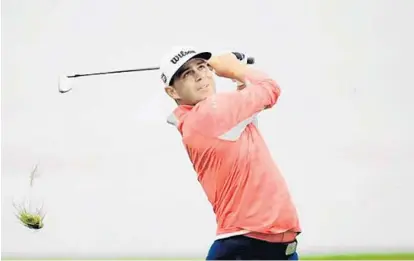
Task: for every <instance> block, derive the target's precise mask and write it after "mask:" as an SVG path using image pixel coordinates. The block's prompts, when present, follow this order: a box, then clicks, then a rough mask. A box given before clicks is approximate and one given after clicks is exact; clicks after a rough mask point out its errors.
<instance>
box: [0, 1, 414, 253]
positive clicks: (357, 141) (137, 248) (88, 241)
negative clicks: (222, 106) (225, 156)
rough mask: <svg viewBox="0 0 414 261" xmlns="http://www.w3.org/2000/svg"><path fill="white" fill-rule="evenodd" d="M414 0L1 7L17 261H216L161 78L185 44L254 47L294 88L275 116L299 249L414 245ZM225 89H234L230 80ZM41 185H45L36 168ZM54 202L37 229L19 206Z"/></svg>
mask: <svg viewBox="0 0 414 261" xmlns="http://www.w3.org/2000/svg"><path fill="white" fill-rule="evenodd" d="M413 12H414V1H410V0H406V1H403V0H399V1H397V0H395V1H380V0H372V1H370V0H365V1H357V0H346V1H345V0H344V1H330V0H326V1H317V0H314V1H275V0H267V1H264V0H263V1H253V0H252V1H240V0H238V1H236V0H234V1H218V0H215V1H190V0H188V1H183V0H175V1H167V0H165V1H161V0H159V1H155V0H152V1H143V0H142V1H140V0H129V1H127V0H112V1H109V0H106V1H103V0H102V1H100V0H71V1H63V0H60V1H58V0H36V1H32V0H24V1H23V0H18V1H17V0H5V1H2V13H1V14H2V71H1V74H2V75H1V76H2V84H1V88H2V90H1V95H2V97H1V102H2V107H1V109H2V113H1V116H2V129H1V130H2V135H1V138H2V158H1V159H2V174H1V178H2V214H1V217H2V232H1V236H2V244H1V246H2V254H3V255H8V256H20V257H22V256H34V255H42V256H44V255H49V256H55V257H56V256H60V257H62V256H81V255H82V256H99V257H109V256H117V255H118V256H119V255H122V256H134V257H139V256H154V255H156V256H174V257H185V256H193V257H201V258H204V257H205V254H206V252H207V251H208V248H209V246H210V244H211V243H212V240H213V239H214V233H215V219H214V216H213V213H212V209H211V207H210V205H209V203H208V201H207V200H206V197H205V196H204V194H203V192H202V189H201V187H200V186H199V184H198V183H197V180H196V174H195V173H194V172H193V170H192V168H191V164H190V162H189V160H188V157H187V154H186V152H185V151H184V149H183V146H182V144H181V142H180V137H179V134H178V132H177V131H176V130H175V129H174V128H173V127H172V126H169V125H167V124H166V117H167V116H168V114H169V113H170V112H171V110H173V109H174V106H175V104H174V103H173V102H172V101H171V100H170V99H168V97H167V96H166V94H165V93H164V91H163V88H162V85H161V81H160V75H159V72H157V71H155V72H154V71H152V72H142V73H130V74H118V75H106V76H94V77H86V78H78V79H77V80H75V87H74V90H73V91H72V92H70V93H67V94H64V95H62V94H59V93H58V91H57V83H58V81H57V80H58V76H59V75H61V74H74V73H85V72H97V71H106V70H121V69H131V68H139V67H148V66H157V65H158V62H159V60H160V58H161V56H162V55H163V54H164V52H167V51H168V50H169V48H170V47H172V46H173V45H177V44H185V45H193V46H196V47H199V48H201V49H203V48H205V49H208V50H213V51H215V52H222V51H228V50H231V51H242V52H246V53H248V54H251V55H253V56H255V57H256V60H257V67H258V68H260V69H263V70H265V71H266V72H267V73H269V74H271V75H272V76H273V77H274V78H275V79H276V80H277V81H278V82H279V84H280V85H281V88H282V96H281V98H280V100H279V103H278V105H277V106H276V107H275V108H274V109H272V110H271V111H267V112H265V113H263V114H262V116H261V117H260V127H261V130H262V132H263V135H264V136H265V139H266V140H267V142H268V146H269V147H270V150H271V152H272V154H273V156H274V158H275V160H276V162H277V163H278V164H279V166H280V168H281V170H282V171H283V173H284V175H285V177H286V179H287V181H288V183H289V186H290V189H291V192H292V195H293V197H294V200H295V202H296V204H297V207H298V210H299V213H300V218H301V223H302V226H303V231H304V232H303V234H302V235H301V236H300V238H299V240H300V245H299V251H300V253H302V254H303V253H321V252H338V251H354V252H355V251H374V250H378V251H379V250H382V251H390V250H396V251H397V250H402V249H405V250H410V249H411V250H413V249H414V223H413V220H414V213H413V203H412V201H413V198H414V192H413V189H412V184H413V174H414V167H413V160H414V148H413V147H414V139H413V133H414V120H413V119H414V116H413V114H414V105H413V102H412V99H413V96H414V91H413V90H414V88H413V87H414V81H413V76H414V62H413V61H414V51H413V46H414V38H413V32H414V29H413V25H414V21H413ZM219 84H220V86H219V88H220V89H219V90H220V91H225V90H229V89H232V88H233V87H234V86H232V85H231V84H230V82H229V81H224V80H219ZM36 163H39V172H38V173H39V177H38V178H37V179H36V180H35V183H34V187H33V188H32V189H30V187H29V181H28V180H29V173H30V171H31V169H32V168H33V166H34V165H35V164H36ZM13 200H14V201H15V202H22V201H24V200H29V201H31V202H32V203H33V204H34V205H33V207H35V206H39V204H42V203H43V204H44V209H45V211H46V212H47V216H46V219H45V227H44V229H42V230H40V231H38V232H32V231H29V230H28V229H27V228H25V227H23V226H21V225H20V224H19V223H18V221H17V220H16V219H15V217H14V215H13V211H14V209H13V206H12V202H13Z"/></svg>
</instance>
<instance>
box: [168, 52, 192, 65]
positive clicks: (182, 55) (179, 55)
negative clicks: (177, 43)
mask: <svg viewBox="0 0 414 261" xmlns="http://www.w3.org/2000/svg"><path fill="white" fill-rule="evenodd" d="M190 53H196V51H194V50H189V51H181V52H179V53H178V54H177V55H175V56H174V57H173V58H172V59H171V62H172V63H173V64H176V63H177V62H178V61H179V60H180V59H181V58H183V57H184V56H186V55H188V54H190Z"/></svg>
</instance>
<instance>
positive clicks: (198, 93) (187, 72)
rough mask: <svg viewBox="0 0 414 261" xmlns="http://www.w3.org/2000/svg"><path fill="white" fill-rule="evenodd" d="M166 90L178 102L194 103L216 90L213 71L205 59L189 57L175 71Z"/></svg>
mask: <svg viewBox="0 0 414 261" xmlns="http://www.w3.org/2000/svg"><path fill="white" fill-rule="evenodd" d="M166 92H167V93H168V95H169V96H170V97H171V98H173V99H175V100H177V102H178V103H179V104H187V105H195V104H197V103H198V102H199V101H202V100H204V99H205V98H207V97H209V96H210V95H212V94H214V93H215V92H216V85H215V82H214V74H213V71H212V70H211V67H210V66H209V65H208V64H207V61H206V60H204V59H201V58H194V59H191V60H189V61H188V62H186V63H185V64H184V65H183V66H182V67H181V69H180V70H179V71H178V72H177V74H176V75H175V77H174V79H173V83H172V86H168V87H166Z"/></svg>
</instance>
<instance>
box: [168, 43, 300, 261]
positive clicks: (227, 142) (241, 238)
mask: <svg viewBox="0 0 414 261" xmlns="http://www.w3.org/2000/svg"><path fill="white" fill-rule="evenodd" d="M214 74H216V75H217V76H220V77H225V78H229V79H232V80H233V81H237V82H239V83H241V84H240V85H239V88H237V90H234V91H232V92H225V93H216V87H215V81H214ZM161 80H162V82H163V84H164V86H165V91H166V93H167V94H168V95H169V96H170V97H171V98H172V99H174V100H175V102H176V103H177V105H178V107H177V108H176V109H175V110H174V111H173V113H172V114H171V115H170V117H169V118H168V120H167V122H168V123H170V124H172V125H174V126H175V127H176V128H177V129H178V131H179V132H180V134H181V135H182V141H183V143H184V145H185V148H186V150H187V152H188V155H189V157H190V159H191V161H192V163H193V166H194V169H195V171H196V172H197V175H198V180H199V182H200V184H201V185H202V187H203V190H204V191H205V193H206V195H207V198H208V200H209V201H210V203H211V204H212V206H213V210H214V213H215V215H216V222H217V230H216V235H217V237H216V240H215V241H214V242H213V244H212V246H211V248H210V250H209V252H208V254H207V260H235V259H242V260H243V259H256V260H264V259H267V260H269V259H272V260H283V259H284V260H287V259H291V260H297V259H298V255H297V252H296V246H297V240H296V236H297V235H298V234H299V233H301V228H300V224H299V220H298V216H297V211H296V208H295V206H294V204H293V202H292V200H291V196H290V194H289V191H288V187H287V185H286V183H285V181H284V179H283V177H282V175H281V173H280V171H279V170H278V167H277V166H276V164H275V163H274V161H273V159H272V157H271V155H270V152H269V150H268V148H267V146H266V144H265V141H264V140H263V137H262V136H261V134H260V132H259V131H258V126H257V118H256V116H257V114H258V113H259V112H260V111H262V110H264V109H269V108H271V107H272V106H273V105H275V104H276V102H277V99H278V97H279V95H280V89H279V86H278V84H277V83H276V82H275V81H274V80H273V79H271V78H269V77H268V76H267V75H266V74H265V73H263V72H261V71H258V70H255V69H253V68H251V67H249V66H247V65H246V64H244V63H242V62H240V61H239V60H238V59H237V58H236V56H235V55H234V54H233V53H228V54H223V55H219V56H212V54H211V53H210V52H199V51H196V50H194V49H193V48H191V47H180V48H174V49H173V50H172V52H171V53H169V54H167V55H166V56H165V57H164V58H163V59H162V61H161Z"/></svg>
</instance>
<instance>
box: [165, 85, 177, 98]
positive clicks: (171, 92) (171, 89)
mask: <svg viewBox="0 0 414 261" xmlns="http://www.w3.org/2000/svg"><path fill="white" fill-rule="evenodd" d="M165 92H166V93H167V94H168V96H170V97H171V98H173V99H174V100H178V99H180V96H179V95H178V93H177V90H176V89H175V88H174V87H172V86H167V87H165Z"/></svg>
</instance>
